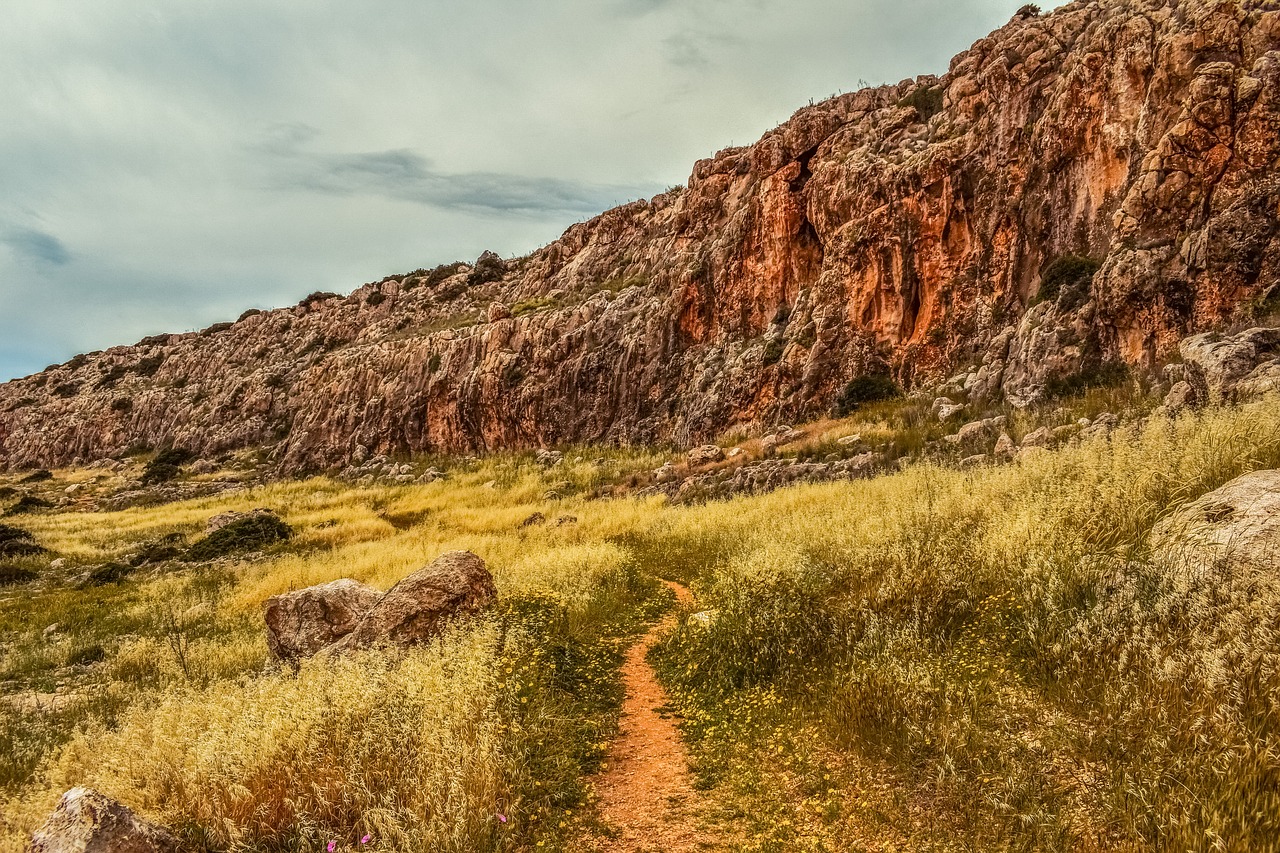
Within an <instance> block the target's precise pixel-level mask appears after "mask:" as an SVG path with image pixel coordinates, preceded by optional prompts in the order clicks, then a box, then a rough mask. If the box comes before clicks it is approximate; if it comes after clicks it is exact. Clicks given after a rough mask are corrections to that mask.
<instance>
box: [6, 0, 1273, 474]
mask: <svg viewBox="0 0 1280 853" xmlns="http://www.w3.org/2000/svg"><path fill="white" fill-rule="evenodd" d="M1278 160H1280V7H1277V6H1276V4H1275V3H1273V2H1271V0H1242V2H1225V0H1224V2H1203V0H1198V1H1197V2H1193V0H1101V1H1100V2H1076V3H1072V4H1069V5H1067V6H1064V7H1063V8H1061V9H1059V10H1057V11H1056V12H1054V13H1052V14H1049V15H1043V16H1038V15H1028V16H1019V17H1017V18H1015V19H1014V20H1013V21H1011V22H1010V23H1009V24H1007V25H1006V26H1005V27H1003V28H1001V29H1000V30H998V31H996V32H995V33H992V34H991V35H990V36H989V37H987V38H985V39H982V40H981V41H979V42H977V43H976V44H975V45H973V47H972V48H971V49H970V50H968V51H967V52H965V53H963V54H961V55H959V56H957V57H956V58H955V59H954V60H953V61H952V63H951V68H950V70H949V71H948V72H947V74H946V75H944V76H943V77H941V78H932V77H924V78H919V79H917V80H911V81H904V82H903V83H899V84H897V85H894V86H883V87H880V88H876V89H868V90H863V91H860V92H855V93H852V94H848V95H841V96H839V97H836V98H832V99H830V100H828V101H825V102H823V103H820V104H817V105H815V106H811V107H807V108H805V109H802V110H800V111H799V112H798V113H796V115H795V116H794V117H793V118H792V119H791V120H790V121H788V122H787V123H785V124H783V125H781V126H780V127H778V128H776V129H775V130H773V131H771V132H769V133H768V134H766V135H765V136H764V137H763V138H762V139H761V140H760V141H759V142H757V143H756V144H755V145H752V146H750V147H746V148H735V149H728V150H725V151H722V152H720V153H719V154H717V155H716V156H715V157H713V158H710V159H707V160H702V161H699V162H698V163H697V164H696V165H695V166H694V170H693V174H692V176H691V177H690V179H689V183H688V186H687V187H683V188H679V189H675V190H672V191H670V192H667V193H664V194H663V195H660V196H657V197H655V198H653V199H651V200H649V201H641V202H634V203H631V204H628V205H624V206H622V207H619V208H616V209H614V210H610V211H608V212H606V213H604V214H602V215H601V216H599V217H597V218H595V219H594V220H591V221H590V222H586V223H581V224H578V225H574V226H573V227H571V228H570V229H569V230H568V231H566V232H565V234H564V235H563V236H562V237H561V238H560V239H559V240H557V241H556V242H554V243H552V244H551V245H549V246H547V247H545V248H543V249H541V250H539V251H537V252H534V253H533V254H532V255H530V256H528V257H525V258H521V259H518V260H515V261H509V262H506V263H505V265H504V264H502V263H501V262H498V261H496V259H493V258H487V259H482V261H481V262H479V263H478V265H477V269H476V270H474V271H472V270H470V269H469V268H462V269H459V270H457V271H456V273H455V274H454V275H452V276H448V275H446V274H445V273H447V272H448V271H445V272H443V273H441V274H439V275H435V276H428V275H426V274H425V273H420V274H415V275H409V276H405V277H403V278H401V279H396V280H388V281H384V282H381V283H379V284H377V285H366V286H364V287H362V288H360V289H358V290H357V291H355V292H354V293H353V294H351V295H350V296H349V297H345V298H342V297H338V298H331V299H318V300H316V301H313V302H311V303H309V304H304V305H299V306H297V307H294V308H290V309H280V310H276V311H270V312H265V313H261V314H254V315H252V316H247V317H245V318H242V319H241V320H240V321H238V322H237V323H235V324H233V325H232V326H231V327H230V328H225V329H224V328H219V327H213V328H211V329H209V330H206V332H204V333H196V334H187V335H175V336H168V337H161V338H156V339H149V340H147V341H144V342H142V343H140V344H138V345H135V346H130V347H117V348H114V349H111V350H107V351H105V352H102V353H96V354H93V355H90V356H87V357H80V358H77V359H73V360H72V361H71V362H69V363H68V364H66V365H62V366H60V367H57V368H53V369H50V370H48V371H46V372H45V373H42V374H39V375H37V376H34V377H29V378H27V379H22V380H17V381H15V382H11V383H8V384H7V385H4V386H0V460H2V461H3V462H4V463H7V464H8V465H10V466H12V467H24V466H32V465H53V464H60V463H66V462H69V461H71V460H73V459H74V458H76V457H79V458H82V459H91V458H97V457H101V456H107V455H112V454H115V453H119V452H120V451H122V450H124V449H126V448H128V447H130V446H133V445H137V444H145V445H150V446H162V445H181V446H184V447H187V448H189V449H192V450H195V451H197V452H200V453H202V454H213V453H217V452H220V451H223V450H228V449H232V448H238V447H245V446H259V445H269V446H273V447H275V449H276V450H275V452H276V455H277V459H278V460H279V462H280V463H281V466H282V467H283V468H284V469H285V470H288V471H298V470H315V469H327V468H331V467H335V466H338V465H341V464H344V463H345V462H346V461H347V459H348V458H349V457H350V456H351V454H352V453H353V452H354V449H355V448H356V447H357V446H364V447H366V448H368V449H369V450H370V451H373V452H393V451H428V450H430V451H440V450H444V451H462V450H477V449H491V448H496V447H529V446H535V445H545V444H553V443H556V442H562V441H602V442H639V441H652V440H659V439H673V440H676V441H679V442H683V443H685V444H694V443H697V442H698V441H700V440H703V439H705V438H709V437H711V436H713V435H714V434H716V433H718V432H719V431H721V430H724V429H725V428H727V427H730V426H734V425H741V424H768V423H777V422H781V421H792V420H800V419H803V418H805V417H806V416H809V415H813V414H817V413H820V412H822V411H824V410H825V409H827V408H828V407H829V406H830V404H831V402H832V399H833V398H834V396H835V394H836V393H837V391H838V389H839V388H840V387H842V386H843V385H844V384H845V383H846V382H847V381H848V380H849V379H851V378H853V377H855V376H857V375H860V374H864V373H867V372H869V371H882V370H889V371H892V372H893V373H894V374H895V375H896V376H897V378H898V379H899V380H900V381H902V382H903V383H905V384H908V385H915V384H921V383H926V382H931V381H935V380H938V379H941V378H944V377H946V376H949V375H951V374H954V373H956V372H965V373H966V374H967V375H968V379H967V380H966V383H965V384H966V386H968V387H970V388H971V390H972V392H973V393H974V394H976V395H978V396H983V395H985V396H989V397H999V396H1003V397H1005V398H1007V399H1009V400H1011V401H1013V402H1014V403H1016V404H1022V403H1026V402H1030V401H1032V400H1035V399H1037V397H1039V396H1040V395H1041V394H1042V393H1043V390H1044V388H1045V385H1046V383H1047V382H1048V381H1050V380H1051V379H1053V378H1055V376H1060V375H1061V374H1063V373H1069V372H1071V371H1073V370H1079V369H1083V368H1084V367H1085V366H1087V365H1086V363H1087V362H1088V361H1089V360H1090V359H1093V360H1098V359H1124V360H1126V361H1128V362H1129V363H1131V364H1135V365H1143V364H1153V363H1154V362H1155V361H1157V360H1158V359H1159V358H1160V357H1161V356H1162V355H1163V354H1165V353H1167V352H1169V351H1171V350H1172V349H1173V348H1174V347H1175V346H1176V343H1177V341H1178V340H1179V339H1180V338H1181V337H1183V336H1185V335H1186V334H1188V333H1190V332H1193V331H1196V330H1198V329H1202V328H1206V327H1208V326H1210V325H1212V324H1214V323H1216V322H1219V321H1221V320H1223V319H1224V318H1226V317H1228V316H1230V315H1231V313H1232V312H1233V311H1236V310H1237V309H1238V306H1240V305H1241V304H1243V303H1246V302H1248V301H1250V300H1254V299H1255V298H1257V297H1259V296H1260V295H1270V291H1271V290H1272V289H1274V286H1275V285H1276V284H1277V281H1278V279H1280V238H1278V235H1280V226H1278V221H1280V166H1278ZM1067 255H1075V256H1080V257H1082V258H1088V259H1091V260H1092V261H1093V262H1095V265H1098V266H1099V268H1098V269H1097V272H1096V273H1095V274H1094V275H1093V277H1092V280H1091V283H1090V282H1085V283H1084V284H1082V285H1081V287H1082V288H1083V289H1082V290H1081V289H1079V288H1077V290H1076V291H1072V293H1071V294H1066V293H1065V292H1064V294H1055V295H1053V298H1050V299H1043V298H1041V299H1039V300H1038V299H1037V297H1038V296H1039V297H1043V296H1044V294H1040V293H1039V289H1040V284H1041V273H1042V272H1043V271H1044V270H1045V269H1046V267H1048V266H1049V265H1050V264H1051V263H1052V262H1054V261H1055V260H1056V259H1058V258H1061V257H1063V256H1067ZM375 291H376V292H377V294H378V296H377V297H373V294H374V292H375ZM371 297H372V298H371ZM1037 301H1039V304H1038V305H1037V304H1035V303H1036V302H1037ZM1032 306H1034V308H1033V307H1032Z"/></svg>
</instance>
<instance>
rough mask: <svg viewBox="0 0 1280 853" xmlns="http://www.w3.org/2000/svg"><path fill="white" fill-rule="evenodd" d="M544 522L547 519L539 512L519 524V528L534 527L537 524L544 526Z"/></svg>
mask: <svg viewBox="0 0 1280 853" xmlns="http://www.w3.org/2000/svg"><path fill="white" fill-rule="evenodd" d="M546 520H547V517H546V516H545V515H543V514H542V513H540V512H535V513H534V514H533V515H531V516H529V517H528V518H526V519H525V520H524V521H522V522H520V526H521V527H534V526H536V525H539V524H545V523H546Z"/></svg>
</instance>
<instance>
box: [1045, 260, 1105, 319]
mask: <svg viewBox="0 0 1280 853" xmlns="http://www.w3.org/2000/svg"><path fill="white" fill-rule="evenodd" d="M1101 266H1102V262H1101V261H1095V260H1094V259H1093V258H1086V257H1083V256H1081V255H1063V256H1062V257H1060V258H1056V259H1055V260H1053V261H1051V262H1050V263H1049V264H1048V265H1047V266H1046V267H1045V268H1044V269H1043V270H1042V271H1041V272H1040V289H1039V290H1038V291H1037V292H1036V296H1035V299H1034V300H1033V301H1032V304H1036V303H1039V302H1058V303H1059V304H1060V305H1061V307H1062V308H1064V309H1066V310H1072V309H1074V308H1079V307H1080V306H1081V305H1083V304H1084V303H1085V302H1087V301H1088V298H1089V285H1090V284H1091V283H1092V282H1093V274H1094V273H1096V272H1097V271H1098V269H1099V268H1100V267H1101Z"/></svg>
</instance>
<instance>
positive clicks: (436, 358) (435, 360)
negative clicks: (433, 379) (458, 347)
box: [427, 352, 441, 373]
mask: <svg viewBox="0 0 1280 853" xmlns="http://www.w3.org/2000/svg"><path fill="white" fill-rule="evenodd" d="M440 361H441V359H440V353H438V352H433V353H431V358H429V359H427V373H435V372H436V371H437V370H439V369H440Z"/></svg>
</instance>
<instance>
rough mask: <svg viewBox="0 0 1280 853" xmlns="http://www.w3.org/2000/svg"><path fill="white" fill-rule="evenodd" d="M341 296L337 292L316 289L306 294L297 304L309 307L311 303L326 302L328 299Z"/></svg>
mask: <svg viewBox="0 0 1280 853" xmlns="http://www.w3.org/2000/svg"><path fill="white" fill-rule="evenodd" d="M341 298H342V297H341V296H339V295H338V294H336V293H332V292H330V291H328V290H317V291H315V292H314V293H309V294H307V296H306V297H305V298H304V299H303V300H302V301H301V302H299V303H298V304H299V305H303V306H306V307H307V308H310V307H311V306H312V305H314V304H315V303H317V302H327V301H328V300H330V299H341Z"/></svg>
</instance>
